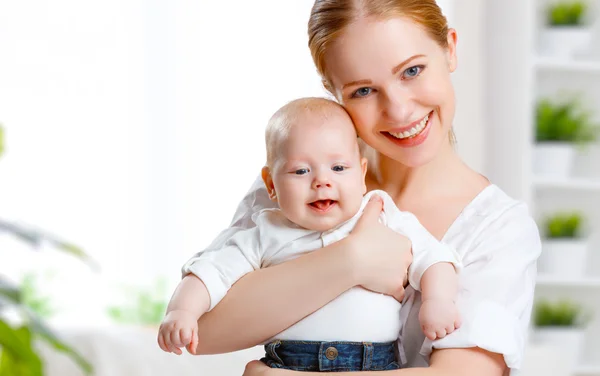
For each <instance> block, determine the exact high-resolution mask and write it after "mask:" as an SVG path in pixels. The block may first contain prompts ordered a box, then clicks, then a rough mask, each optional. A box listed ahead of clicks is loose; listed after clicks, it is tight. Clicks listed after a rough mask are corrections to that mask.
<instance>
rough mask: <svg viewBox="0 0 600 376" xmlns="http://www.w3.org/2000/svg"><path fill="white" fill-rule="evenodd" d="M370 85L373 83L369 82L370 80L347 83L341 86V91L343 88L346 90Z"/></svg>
mask: <svg viewBox="0 0 600 376" xmlns="http://www.w3.org/2000/svg"><path fill="white" fill-rule="evenodd" d="M372 83H373V81H371V80H358V81H352V82H348V83H347V84H344V86H342V90H344V89H345V88H347V87H349V86H357V85H371V84H372Z"/></svg>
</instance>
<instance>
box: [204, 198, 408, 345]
mask: <svg viewBox="0 0 600 376" xmlns="http://www.w3.org/2000/svg"><path fill="white" fill-rule="evenodd" d="M381 209H382V203H381V200H380V199H375V200H373V201H372V202H369V204H368V205H367V206H366V208H365V211H364V213H363V215H362V216H361V218H360V220H359V221H358V223H357V224H356V226H355V228H354V231H353V232H352V234H350V235H349V236H348V237H346V238H345V239H343V240H341V241H339V242H337V243H334V244H331V245H329V246H327V247H324V248H322V249H319V250H316V251H314V252H311V253H309V254H307V255H305V256H302V257H299V258H297V259H294V260H292V261H288V262H285V263H283V264H280V265H276V266H273V267H269V268H265V269H261V270H257V271H254V272H251V273H249V274H247V275H246V276H244V277H243V278H242V279H240V280H239V281H238V282H237V283H235V284H234V285H233V286H232V288H231V290H229V292H228V293H227V295H226V296H225V298H224V299H223V300H222V301H221V302H220V303H219V304H217V306H216V307H215V308H214V309H213V310H212V311H210V312H208V313H207V314H205V315H204V316H203V317H201V318H200V320H198V338H199V344H198V348H197V350H196V353H197V354H215V353H225V352H231V351H236V350H240V349H244V348H248V347H251V346H255V345H257V344H258V343H261V342H263V341H265V340H267V339H268V338H270V337H273V336H274V335H276V334H277V333H279V332H281V331H283V330H285V329H286V328H288V327H290V326H291V325H293V324H294V323H296V322H298V321H300V320H301V319H303V318H304V317H306V316H308V315H309V314H311V313H312V312H314V311H316V310H318V309H319V308H321V307H322V306H324V305H325V304H327V303H328V302H330V301H331V300H333V299H335V298H336V297H337V296H339V295H340V294H341V293H343V292H344V291H346V290H348V289H349V288H351V287H353V286H356V285H362V286H363V287H365V288H366V289H369V290H373V291H377V292H381V293H385V294H388V295H392V296H394V297H395V298H396V299H398V300H402V297H403V294H404V288H403V284H404V278H405V276H406V270H407V269H408V265H409V264H410V262H411V261H412V259H411V255H410V252H409V250H410V241H408V239H407V238H406V237H404V236H402V235H400V234H398V233H396V232H394V231H393V230H390V229H389V228H387V227H385V226H383V225H381V224H380V223H379V221H378V218H379V214H380V212H381ZM402 250H404V252H402Z"/></svg>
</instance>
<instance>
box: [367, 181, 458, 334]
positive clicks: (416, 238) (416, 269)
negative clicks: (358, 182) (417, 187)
mask: <svg viewBox="0 0 600 376" xmlns="http://www.w3.org/2000/svg"><path fill="white" fill-rule="evenodd" d="M377 192H380V191H377ZM379 194H380V196H382V198H383V200H384V211H385V219H386V221H387V225H388V226H389V227H390V228H392V229H393V230H395V231H397V232H400V233H401V234H404V235H406V236H407V237H408V238H409V239H410V240H411V242H412V253H413V262H412V264H411V265H410V267H409V268H408V282H409V283H410V285H411V286H412V287H413V288H414V289H415V290H417V291H421V301H422V305H421V310H420V312H419V320H420V322H421V328H422V329H423V332H424V333H425V335H426V336H427V338H429V339H431V340H435V339H439V338H443V337H445V336H446V335H447V334H450V333H452V332H453V331H454V330H455V329H457V328H458V327H459V326H460V319H459V315H458V310H457V309H456V306H455V304H454V300H455V298H456V294H457V292H458V276H457V272H458V270H459V269H460V268H462V265H461V263H460V261H459V256H458V254H457V253H456V252H455V251H454V250H453V249H452V248H451V247H449V246H448V245H446V244H444V243H442V242H440V241H439V240H437V239H436V238H435V237H434V236H433V235H431V234H430V233H429V231H427V229H426V228H425V227H424V226H423V225H422V224H421V223H420V222H419V220H418V219H417V217H415V216H414V215H413V214H411V213H409V212H402V211H400V210H399V209H398V207H397V206H396V204H395V203H394V201H393V200H392V199H391V197H389V195H387V194H386V193H385V192H381V193H379Z"/></svg>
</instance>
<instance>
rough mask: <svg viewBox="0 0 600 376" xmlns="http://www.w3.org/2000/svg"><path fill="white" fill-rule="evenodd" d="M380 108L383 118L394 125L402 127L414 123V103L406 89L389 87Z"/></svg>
mask: <svg viewBox="0 0 600 376" xmlns="http://www.w3.org/2000/svg"><path fill="white" fill-rule="evenodd" d="M381 106H382V107H383V108H382V110H383V113H384V115H385V117H386V118H387V119H388V120H389V121H390V122H392V123H394V124H398V125H404V124H408V123H410V122H411V121H414V119H413V114H414V110H415V102H414V100H413V99H412V96H411V94H410V91H409V90H408V88H405V87H399V86H394V87H391V88H390V89H389V90H387V91H386V92H385V95H384V100H383V103H382V104H381Z"/></svg>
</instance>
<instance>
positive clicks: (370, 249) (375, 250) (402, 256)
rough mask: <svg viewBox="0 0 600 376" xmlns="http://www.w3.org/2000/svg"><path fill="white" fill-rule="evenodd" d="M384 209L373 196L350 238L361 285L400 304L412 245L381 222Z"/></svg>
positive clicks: (376, 197) (404, 237) (375, 196)
mask: <svg viewBox="0 0 600 376" xmlns="http://www.w3.org/2000/svg"><path fill="white" fill-rule="evenodd" d="M382 209H383V201H382V200H381V198H380V197H379V196H377V195H373V197H372V198H371V200H370V201H369V202H368V203H367V206H366V207H365V210H364V212H363V215H362V216H361V218H360V219H359V220H358V222H357V223H356V226H355V227H354V230H353V231H352V233H351V234H350V235H349V236H348V238H349V239H350V238H351V239H352V241H351V242H350V243H351V244H352V247H351V248H352V250H351V251H352V253H353V257H354V262H355V265H356V269H355V270H356V271H357V280H358V281H359V283H358V284H359V285H361V286H362V287H364V288H365V289H367V290H371V291H375V292H379V293H382V294H386V295H390V296H393V297H394V298H395V299H396V300H398V301H399V302H401V301H402V299H403V298H404V285H405V284H406V280H407V271H408V266H409V265H410V263H411V262H412V253H411V247H412V245H411V241H410V240H409V239H408V238H407V237H406V236H403V235H401V234H399V233H397V232H395V231H394V230H391V229H390V228H388V227H386V226H385V225H383V224H381V223H380V222H379V215H380V213H381V210H382Z"/></svg>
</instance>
